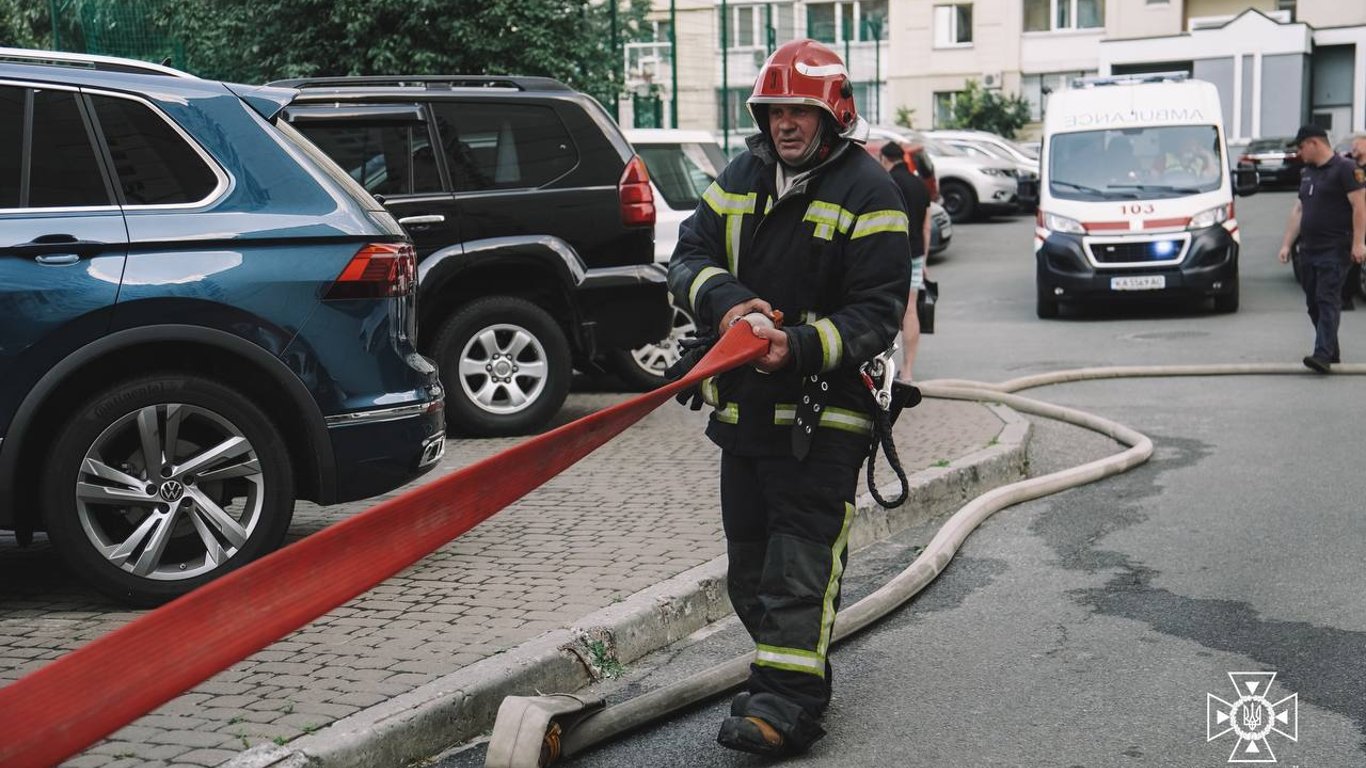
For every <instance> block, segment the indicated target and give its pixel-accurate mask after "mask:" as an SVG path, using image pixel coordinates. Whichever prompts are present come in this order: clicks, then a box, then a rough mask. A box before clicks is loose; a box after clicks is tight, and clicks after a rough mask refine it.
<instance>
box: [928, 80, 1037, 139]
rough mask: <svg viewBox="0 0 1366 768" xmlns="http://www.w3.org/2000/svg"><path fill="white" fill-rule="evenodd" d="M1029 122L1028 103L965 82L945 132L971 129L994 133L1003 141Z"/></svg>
mask: <svg viewBox="0 0 1366 768" xmlns="http://www.w3.org/2000/svg"><path fill="white" fill-rule="evenodd" d="M1028 122H1029V102H1028V101H1026V100H1025V99H1024V98H1022V97H1021V96H1019V95H1018V94H1017V95H1012V96H1002V95H1001V94H1000V92H998V91H989V90H987V89H985V88H983V87H982V85H981V83H978V82H977V81H976V80H969V81H968V82H967V85H966V87H964V89H963V90H962V91H959V92H958V95H957V96H956V97H955V99H954V102H953V110H952V112H951V114H950V116H949V122H948V125H945V126H944V127H945V128H958V129H963V128H971V129H975V130H979V131H991V132H992V133H998V134H1000V135H1002V136H1004V137H1006V138H1007V139H1010V138H1014V137H1015V132H1016V131H1018V130H1020V129H1021V128H1023V127H1024V125H1025V124H1026V123H1028Z"/></svg>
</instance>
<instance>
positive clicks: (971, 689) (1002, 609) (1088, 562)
mask: <svg viewBox="0 0 1366 768" xmlns="http://www.w3.org/2000/svg"><path fill="white" fill-rule="evenodd" d="M1292 199H1293V198H1292V197H1291V196H1290V195H1289V194H1285V193H1279V194H1262V195H1259V196H1257V197H1254V198H1251V199H1248V200H1242V201H1239V204H1238V212H1239V220H1240V222H1241V223H1242V231H1243V255H1242V268H1241V269H1242V310H1241V311H1240V312H1238V313H1237V314H1234V315H1216V314H1213V313H1211V312H1210V311H1209V310H1208V308H1201V307H1193V306H1189V305H1175V306H1165V307H1158V308H1136V307H1129V308H1118V309H1108V310H1104V311H1099V312H1093V313H1085V314H1074V313H1067V314H1065V315H1064V317H1063V318H1062V319H1060V320H1053V321H1041V320H1038V319H1036V318H1035V317H1034V297H1033V261H1032V258H1031V253H1030V238H1031V229H1032V220H1031V219H1029V218H1027V217H1020V218H1016V219H1013V220H1011V219H1001V220H997V221H994V222H989V223H982V224H973V225H968V226H963V227H959V228H957V230H956V235H955V241H954V243H953V245H952V247H951V249H950V250H949V252H948V254H947V257H946V258H945V259H944V260H943V261H942V262H941V263H939V264H936V265H933V266H932V267H931V271H932V274H933V277H934V278H935V279H937V280H939V281H940V284H941V301H942V303H941V305H940V307H939V313H940V315H939V318H938V323H937V324H938V326H939V333H937V334H936V335H934V336H933V337H928V338H927V339H926V340H925V341H924V342H923V343H922V347H921V349H922V357H921V361H920V363H919V364H918V365H917V375H918V377H919V378H937V377H953V378H976V379H982V380H1002V379H1006V378H1012V377H1015V376H1020V375H1023V374H1026V373H1033V372H1039V371H1047V370H1054V369H1059V368H1071V367H1081V366H1093V365H1113V364H1169V363H1225V362H1251V361H1258V362H1261V361H1282V362H1284V361H1291V362H1297V361H1299V359H1300V358H1301V357H1302V356H1303V355H1305V354H1308V352H1309V351H1310V347H1311V345H1312V332H1311V330H1310V326H1309V322H1308V320H1307V318H1306V316H1305V314H1304V310H1303V300H1302V298H1301V296H1300V294H1299V292H1298V288H1297V287H1296V286H1295V285H1294V283H1293V281H1292V279H1291V277H1290V274H1289V269H1288V267H1284V266H1282V265H1280V264H1278V263H1277V262H1276V261H1275V250H1276V245H1277V244H1278V242H1279V237H1280V227H1281V225H1282V223H1283V221H1284V216H1285V213H1286V212H1287V210H1288V207H1289V205H1290V203H1291V202H1292ZM1363 335H1366V312H1362V311H1358V312H1356V313H1348V314H1346V315H1345V316H1344V322H1343V329H1342V338H1343V348H1344V350H1345V351H1344V360H1346V361H1348V362H1353V361H1360V360H1362V359H1363V358H1366V342H1363V341H1362V339H1363ZM1364 392H1366V381H1363V380H1362V379H1361V378H1349V377H1317V376H1314V375H1311V374H1309V373H1306V374H1305V375H1303V376H1294V377H1285V376H1282V377H1248V378H1237V379H1228V378H1219V379H1213V378H1211V379H1156V380H1155V379H1145V380H1135V381H1107V382H1090V383H1081V384H1071V385H1065V386H1057V387H1051V388H1047V389H1044V390H1036V391H1035V392H1033V393H1029V394H1031V395H1033V396H1037V397H1041V398H1043V399H1047V400H1050V401H1053V402H1058V403H1062V404H1065V405H1070V406H1075V407H1079V408H1082V409H1085V410H1090V411H1094V412H1097V413H1100V414H1104V415H1106V416H1108V417H1111V418H1114V419H1117V420H1119V421H1121V422H1124V423H1126V424H1129V425H1131V426H1133V427H1135V428H1137V429H1139V430H1140V431H1143V432H1145V433H1146V434H1148V435H1149V436H1151V437H1152V438H1153V439H1154V441H1155V443H1156V453H1155V455H1154V458H1153V460H1152V461H1151V462H1149V463H1148V464H1147V465H1145V466H1143V467H1140V468H1138V469H1136V470H1133V471H1131V472H1129V473H1127V474H1125V475H1122V476H1120V477H1117V478H1112V479H1110V480H1106V481H1103V482H1101V483H1098V484H1095V485H1091V486H1087V487H1084V488H1080V489H1076V490H1072V491H1068V492H1065V493H1063V494H1060V495H1057V496H1054V497H1051V498H1047V499H1043V500H1040V501H1036V502H1032V503H1029V504H1025V505H1021V506H1019V507H1015V508H1011V509H1008V510H1005V511H1003V512H1001V513H998V514H997V515H996V517H994V518H993V519H992V520H990V521H988V522H987V523H986V524H985V525H984V526H982V527H981V528H980V529H979V530H978V531H977V532H976V533H974V534H973V535H972V536H971V537H970V538H969V540H968V541H967V543H966V544H965V546H964V547H963V549H962V550H961V551H960V553H959V555H958V557H957V558H955V560H954V561H953V562H952V563H951V564H950V566H949V567H948V569H947V570H946V571H945V572H944V573H943V574H942V575H941V576H940V578H939V579H938V580H937V581H936V582H935V583H934V584H933V585H932V586H931V587H930V588H929V589H927V590H926V592H925V593H924V594H923V595H921V596H920V597H919V598H918V599H917V600H915V601H914V602H913V603H912V604H911V605H909V606H907V607H906V608H904V609H902V610H901V611H899V612H897V613H895V614H893V616H891V617H890V618H888V619H887V620H885V621H884V622H883V623H881V624H879V625H877V626H876V627H875V628H873V629H872V630H870V631H868V632H867V633H865V634H864V635H862V636H860V637H858V638H855V639H853V640H851V641H850V642H848V643H846V644H844V645H843V646H841V647H839V648H838V649H837V650H836V652H835V655H834V658H833V663H834V665H835V670H836V671H835V675H836V694H835V700H834V703H833V705H832V707H831V710H830V712H829V713H828V714H827V717H826V721H825V722H826V726H827V728H828V730H829V732H830V733H829V735H828V736H827V737H826V738H825V739H824V740H823V741H821V742H819V743H818V744H817V745H816V747H815V748H814V749H813V751H812V752H811V753H810V754H809V755H807V756H805V757H803V758H800V759H796V760H793V761H790V764H793V765H829V766H943V767H949V768H955V767H957V766H973V767H974V768H976V767H979V766H1031V767H1032V766H1059V767H1060V768H1077V767H1081V766H1085V767H1086V768H1108V767H1109V766H1129V765H1132V766H1181V767H1182V768H1192V767H1198V766H1210V767H1211V768H1212V767H1213V766H1219V765H1226V764H1228V760H1229V758H1230V755H1231V752H1232V751H1233V750H1234V748H1235V746H1236V745H1237V744H1238V740H1237V738H1236V737H1235V735H1233V734H1228V735H1225V736H1222V737H1220V738H1218V739H1216V740H1214V741H1213V742H1207V739H1206V736H1207V730H1206V718H1207V712H1206V701H1207V694H1209V693H1213V694H1215V695H1216V696H1219V697H1220V698H1221V699H1224V700H1228V701H1232V700H1234V699H1235V698H1236V696H1237V693H1235V690H1234V687H1233V683H1232V682H1231V681H1230V679H1229V676H1228V673H1230V672H1244V671H1274V672H1276V673H1277V677H1276V678H1275V682H1274V684H1273V685H1272V687H1271V689H1270V692H1269V694H1268V698H1269V700H1270V701H1272V702H1278V701H1279V700H1281V699H1282V698H1284V697H1287V696H1289V695H1291V694H1296V695H1297V697H1298V698H1297V702H1298V710H1297V721H1298V733H1297V736H1298V741H1291V740H1289V739H1287V738H1285V737H1283V736H1281V735H1279V734H1275V733H1273V734H1271V735H1270V739H1269V741H1268V742H1266V743H1264V744H1263V746H1265V747H1269V748H1270V750H1271V752H1270V754H1268V753H1267V752H1261V753H1258V755H1257V756H1259V757H1262V758H1263V759H1265V758H1267V757H1270V756H1272V755H1274V757H1275V758H1276V759H1277V761H1278V763H1279V764H1281V765H1292V766H1304V767H1305V768H1310V767H1311V766H1312V767H1314V768H1337V767H1339V766H1362V765H1366V669H1363V662H1362V660H1363V658H1366V569H1363V568H1362V566H1361V564H1362V562H1363V559H1364V557H1366V520H1363V515H1362V511H1363V510H1366V480H1363V477H1362V475H1363V470H1362V461H1361V458H1360V457H1361V456H1362V455H1363V452H1364V451H1363V449H1362V447H1361V446H1362V445H1363V443H1366V425H1364V424H1363V420H1362V418H1361V413H1362V410H1361V408H1360V406H1359V405H1358V401H1359V400H1360V397H1361V395H1362V393H1364ZM1037 426H1038V432H1037V433H1036V438H1035V440H1034V444H1033V448H1032V464H1033V468H1034V469H1035V471H1038V472H1045V471H1052V470H1053V469H1057V468H1061V467H1065V466H1070V465H1073V464H1076V463H1080V462H1082V461H1085V460H1089V459H1091V458H1095V457H1098V456H1101V455H1104V454H1106V453H1109V452H1113V451H1115V450H1118V448H1117V447H1116V446H1115V445H1114V444H1112V443H1110V442H1109V441H1107V440H1105V439H1103V438H1100V437H1097V436H1094V435H1091V434H1088V433H1084V432H1081V431H1079V430H1076V429H1074V428H1071V427H1064V426H1060V425H1056V424H1051V423H1040V424H1038V425H1037ZM931 533H932V530H931V529H929V528H926V529H924V530H913V531H909V532H907V533H906V534H904V535H903V536H901V537H899V538H898V539H897V540H896V541H893V542H888V543H885V544H883V545H879V546H877V547H875V548H872V549H870V550H868V551H865V552H864V553H861V554H860V556H858V557H856V558H854V559H853V562H852V563H851V569H850V574H849V576H848V579H847V581H846V588H847V594H848V595H849V599H853V598H855V597H857V596H859V595H861V594H862V593H865V592H867V591H869V590H870V589H871V588H873V587H874V586H876V585H877V584H879V583H881V582H882V581H885V579H886V578H887V577H888V575H889V574H891V573H893V572H895V571H896V570H898V569H900V568H902V567H905V565H906V564H908V563H909V562H910V561H911V560H912V559H913V557H914V555H915V553H916V548H917V546H918V545H921V544H923V543H925V542H926V541H928V538H929V536H930V535H931ZM745 648H746V638H745V637H744V636H743V633H742V631H741V630H740V629H739V628H738V625H736V624H735V623H734V622H731V623H729V624H723V625H721V626H718V627H715V628H714V629H713V630H712V631H711V632H709V633H706V636H705V637H697V638H694V639H693V641H692V642H690V643H688V644H685V645H681V646H679V647H677V648H673V649H670V650H668V651H666V652H662V653H660V654H656V655H655V656H654V657H652V658H650V659H647V660H643V661H642V663H639V664H636V665H633V667H632V668H631V669H629V670H628V671H627V674H626V675H625V676H624V677H623V678H622V679H620V680H617V681H613V682H611V683H610V684H608V685H605V686H604V687H603V690H604V692H605V693H607V694H608V695H609V696H610V697H611V698H613V699H620V698H623V697H628V696H630V695H633V694H634V693H637V692H639V691H641V690H644V689H649V688H652V687H655V686H658V685H660V684H663V683H665V682H668V681H670V680H673V679H677V678H678V677H680V676H682V675H685V674H688V673H690V672H693V671H695V670H698V669H701V668H704V667H705V666H706V665H707V664H708V663H711V662H715V661H717V660H721V659H724V658H728V657H730V656H732V655H735V654H737V653H740V652H743V651H744V650H745ZM725 707H726V703H725V701H714V702H710V703H708V704H705V705H703V706H701V707H698V708H694V709H692V710H690V711H688V712H685V713H683V714H681V715H679V716H677V717H674V718H672V719H670V720H667V721H665V722H663V723H661V724H659V725H657V726H655V727H652V728H650V729H648V730H645V731H642V732H639V733H637V734H634V735H632V736H630V737H628V738H626V739H624V740H622V741H619V742H616V743H614V744H611V745H608V746H605V747H603V748H600V749H597V750H594V751H592V752H589V753H587V754H585V755H583V756H580V757H579V758H578V759H576V760H573V761H569V762H566V763H565V764H566V765H573V766H593V767H595V768H597V767H600V766H759V765H767V764H770V762H769V761H765V760H761V759H757V758H753V757H750V756H745V755H738V754H735V753H730V752H728V751H726V750H723V749H721V748H720V747H718V746H716V745H715V743H714V738H715V733H716V725H717V723H718V722H719V721H720V719H721V718H722V717H723V716H724V714H725ZM1282 727H1283V728H1284V729H1286V730H1289V728H1288V724H1286V725H1285V726H1282ZM439 764H440V765H441V766H442V768H456V767H457V766H473V765H480V764H482V749H480V748H478V747H475V748H473V749H467V750H464V751H460V752H457V753H452V754H449V755H447V756H445V757H443V758H442V759H441V760H440V761H439Z"/></svg>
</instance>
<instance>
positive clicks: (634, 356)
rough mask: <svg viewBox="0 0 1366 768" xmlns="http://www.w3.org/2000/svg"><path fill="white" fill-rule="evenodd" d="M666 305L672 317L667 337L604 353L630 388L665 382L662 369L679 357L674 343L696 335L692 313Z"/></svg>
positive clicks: (678, 351)
mask: <svg viewBox="0 0 1366 768" xmlns="http://www.w3.org/2000/svg"><path fill="white" fill-rule="evenodd" d="M670 308H671V309H672V310H673V320H672V324H671V325H670V327H669V328H670V329H669V335H668V336H666V337H664V338H663V339H662V340H660V341H657V342H654V343H652V344H645V345H644V346H640V347H637V348H635V349H615V350H612V351H611V352H608V353H607V355H606V356H605V357H606V358H607V364H608V366H609V367H610V368H611V369H612V371H613V373H615V374H616V375H617V377H618V378H620V379H621V381H622V383H623V384H625V385H626V386H627V387H628V388H630V389H632V390H634V391H637V392H646V391H649V390H651V389H655V388H657V387H660V386H662V385H664V384H665V383H667V382H668V381H669V380H668V379H667V378H665V376H664V371H665V370H667V369H668V368H669V366H671V365H673V364H674V363H676V362H678V359H679V358H680V357H682V352H681V350H680V349H679V347H678V342H679V341H681V340H682V339H691V338H694V337H695V336H697V321H696V320H694V319H693V316H692V315H691V314H689V313H688V311H687V310H685V309H683V308H682V307H676V306H671V307H670Z"/></svg>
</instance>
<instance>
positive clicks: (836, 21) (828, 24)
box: [806, 0, 890, 44]
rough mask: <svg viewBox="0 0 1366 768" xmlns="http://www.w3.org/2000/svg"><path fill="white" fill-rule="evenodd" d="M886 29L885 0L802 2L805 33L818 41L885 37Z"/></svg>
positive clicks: (887, 30) (839, 41) (855, 40)
mask: <svg viewBox="0 0 1366 768" xmlns="http://www.w3.org/2000/svg"><path fill="white" fill-rule="evenodd" d="M889 31H890V30H889V29H888V25H887V0H858V1H857V2H834V3H824V2H815V3H807V5H806V35H807V37H810V38H812V39H814V40H819V41H821V42H822V43H830V44H842V43H845V42H851V43H856V42H872V41H874V40H886V39H887V36H888V32H889Z"/></svg>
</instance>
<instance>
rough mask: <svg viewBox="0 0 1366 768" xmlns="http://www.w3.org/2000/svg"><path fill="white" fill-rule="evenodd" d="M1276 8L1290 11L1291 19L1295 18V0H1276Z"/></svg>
mask: <svg viewBox="0 0 1366 768" xmlns="http://www.w3.org/2000/svg"><path fill="white" fill-rule="evenodd" d="M1276 10H1278V11H1289V12H1290V20H1291V21H1294V20H1295V0H1276Z"/></svg>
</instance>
